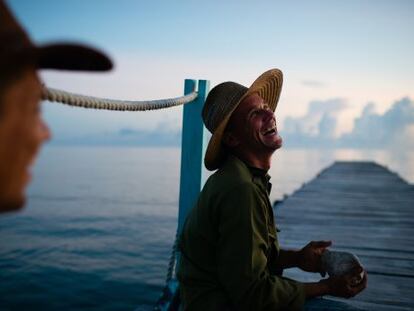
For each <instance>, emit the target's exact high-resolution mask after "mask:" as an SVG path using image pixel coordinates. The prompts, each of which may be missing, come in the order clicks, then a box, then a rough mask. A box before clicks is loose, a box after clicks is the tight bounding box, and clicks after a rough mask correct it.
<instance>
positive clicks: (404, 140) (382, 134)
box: [341, 97, 414, 148]
mask: <svg viewBox="0 0 414 311" xmlns="http://www.w3.org/2000/svg"><path fill="white" fill-rule="evenodd" d="M413 126H414V102H413V100H411V99H410V98H408V97H405V98H402V99H401V100H399V101H396V102H395V103H394V104H393V105H392V107H391V108H390V109H389V110H387V111H386V112H385V113H384V114H383V115H380V114H378V113H376V112H375V105H374V104H372V103H370V104H367V105H366V106H365V108H364V110H363V111H362V114H361V116H360V117H359V118H356V119H355V121H354V128H353V130H352V132H351V133H348V134H344V135H343V136H342V137H341V143H342V144H344V145H347V146H351V147H358V148H359V147H366V148H370V147H372V148H381V147H413V146H414V135H413V131H412V127H413Z"/></svg>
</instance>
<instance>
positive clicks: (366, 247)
mask: <svg viewBox="0 0 414 311" xmlns="http://www.w3.org/2000/svg"><path fill="white" fill-rule="evenodd" d="M274 184H275V186H276V187H277V181H276V182H274ZM275 215H276V224H277V226H278V228H279V229H280V230H281V232H280V233H279V241H280V244H281V246H282V247H285V248H299V247H302V246H304V245H305V244H306V243H307V242H308V241H310V240H332V241H333V246H332V247H331V248H332V249H335V250H342V251H349V252H352V253H354V254H356V255H357V256H358V257H359V259H360V260H361V262H362V264H363V265H364V267H365V269H366V270H367V272H368V287H367V289H366V290H365V291H364V292H362V293H361V294H359V295H358V296H357V297H354V298H352V299H349V300H345V299H344V300H341V299H336V298H332V299H335V300H339V301H343V302H346V303H347V304H350V305H352V306H354V307H358V308H361V309H364V310H414V217H413V216H414V185H411V184H408V183H407V182H406V181H405V180H403V179H402V178H400V177H399V176H398V175H397V174H395V173H392V172H390V171H389V170H388V169H387V168H385V167H383V166H380V165H378V164H376V163H373V162H336V163H334V164H333V165H332V166H330V167H328V168H327V169H325V170H323V171H322V172H321V173H320V174H319V175H318V176H317V177H316V178H315V179H313V180H312V181H311V182H309V183H307V184H304V185H303V187H301V188H300V189H299V190H297V191H296V192H295V193H293V194H292V195H291V196H289V197H288V198H287V199H285V200H284V201H283V202H279V203H277V204H276V205H275ZM284 275H285V276H288V277H292V278H294V279H297V280H301V281H315V280H319V279H320V276H318V275H317V274H312V273H305V272H302V271H300V270H297V269H289V270H285V273H284ZM328 298H329V299H331V297H328ZM312 310H316V309H314V308H313V309H312ZM320 310H325V309H324V308H323V307H322V305H321V309H320ZM335 310H336V309H335ZM338 310H339V309H338Z"/></svg>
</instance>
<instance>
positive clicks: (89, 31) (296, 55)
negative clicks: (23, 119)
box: [8, 0, 414, 147]
mask: <svg viewBox="0 0 414 311" xmlns="http://www.w3.org/2000/svg"><path fill="white" fill-rule="evenodd" d="M8 3H9V5H10V6H11V8H12V10H13V11H14V13H15V14H16V16H17V17H18V19H19V20H20V21H21V23H22V24H23V25H24V27H25V28H26V29H27V30H28V32H29V33H30V35H31V37H32V38H33V40H34V41H35V42H36V43H46V42H48V41H56V40H59V41H62V40H69V41H80V42H83V43H88V44H92V45H94V46H96V47H99V48H101V49H103V50H105V51H106V52H107V53H108V54H109V55H110V56H111V57H112V59H113V60H114V63H115V69H114V70H113V71H112V72H110V73H104V74H102V73H100V74H90V73H89V74H86V73H67V72H57V71H43V72H42V73H41V76H42V78H43V80H44V81H45V83H46V85H48V86H50V87H54V88H60V89H64V90H68V91H73V92H76V93H80V94H85V95H92V96H102V97H107V98H114V99H128V100H145V99H161V98H169V97H177V96H180V95H182V94H183V88H184V79H186V78H191V79H206V80H210V85H211V87H214V86H215V85H217V84H218V83H220V82H223V81H236V82H239V83H241V84H244V85H246V86H249V85H250V84H251V83H252V82H253V81H254V79H255V78H256V77H257V76H258V75H260V74H261V73H262V72H264V71H266V70H268V69H270V68H280V69H281V70H282V71H283V72H284V86H283V91H282V95H281V98H280V102H279V105H278V108H277V111H276V116H277V119H278V125H279V128H280V129H281V132H282V134H283V135H284V136H285V137H286V138H289V139H285V142H287V143H288V145H289V144H290V145H292V146H295V145H298V146H299V145H305V146H308V145H314V144H317V145H324V146H351V145H352V146H354V147H358V146H367V144H366V142H367V141H370V139H371V137H372V135H376V134H378V137H375V139H374V141H375V144H371V145H369V147H378V146H384V145H385V144H390V143H391V142H392V144H391V145H395V144H403V145H406V144H407V139H408V142H409V146H410V147H413V143H412V141H414V139H412V138H414V102H413V100H414V61H413V59H412V56H413V55H414V40H413V38H414V19H413V18H412V16H413V13H414V1H410V0H406V1H400V0H395V1H382V0H376V1H369V0H366V1H364V0H358V1H289V2H288V1H283V2H282V1H254V2H253V1H241V0H239V1H232V0H230V1H215V0H214V1H204V2H202V1H156V0H154V1H132V0H130V1H128V0H118V1H109V0H99V1H98V0H88V1H83V0H71V1H47V0H37V1H28V0H8ZM181 113H182V108H181V107H178V108H172V109H166V110H161V111H154V112H108V111H96V110H85V109H80V108H71V107H66V106H63V105H61V104H56V103H46V104H45V105H44V114H45V118H46V119H47V121H48V123H49V124H50V127H51V129H52V131H53V133H54V141H58V142H59V141H61V142H65V141H66V142H76V141H78V142H81V141H83V142H85V143H87V142H92V141H93V140H94V139H95V140H96V139H97V140H98V141H99V139H102V137H105V136H106V137H111V139H113V140H116V139H117V137H121V136H122V137H125V133H127V134H128V135H130V136H131V138H132V139H133V137H134V135H133V134H134V133H140V134H142V132H145V133H147V134H148V135H149V137H155V136H154V135H158V136H159V135H161V136H162V135H163V133H164V134H165V133H173V136H174V137H177V135H176V134H177V133H178V132H179V131H180V129H181V122H182V119H181ZM373 120H374V121H373ZM395 122H396V123H395ZM375 129H381V131H382V132H381V133H380V132H378V131H376V130H375ZM367 133H371V134H370V135H368V136H367ZM151 135H153V136H151ZM141 136H142V135H141ZM158 136H157V137H158ZM164 136H165V135H164ZM178 136H179V135H178ZM98 137H99V139H98ZM397 138H398V139H397ZM172 139H173V138H172ZM173 140H174V139H173ZM167 141H168V139H167Z"/></svg>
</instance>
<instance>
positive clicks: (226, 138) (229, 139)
mask: <svg viewBox="0 0 414 311" xmlns="http://www.w3.org/2000/svg"><path fill="white" fill-rule="evenodd" d="M223 142H224V144H225V145H226V146H228V147H230V148H234V147H237V146H238V145H239V144H240V141H239V140H238V139H237V137H236V136H234V135H233V133H231V132H225V133H224V134H223Z"/></svg>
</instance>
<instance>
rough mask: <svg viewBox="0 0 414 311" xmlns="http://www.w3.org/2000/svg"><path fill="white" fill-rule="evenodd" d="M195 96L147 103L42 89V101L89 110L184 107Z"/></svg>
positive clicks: (142, 109)
mask: <svg viewBox="0 0 414 311" xmlns="http://www.w3.org/2000/svg"><path fill="white" fill-rule="evenodd" d="M197 95H198V93H197V92H196V91H193V92H192V93H190V94H188V95H185V96H181V97H176V98H167V99H159V100H147V101H127V100H115V99H105V98H98V97H93V96H85V95H79V94H74V93H69V92H66V91H62V90H57V89H52V88H48V87H44V88H43V94H42V99H43V100H48V101H52V102H59V103H63V104H66V105H69V106H76V107H84V108H91V109H105V110H122V111H146V110H156V109H163V108H169V107H174V106H179V105H184V104H187V103H189V102H192V101H193V100H194V99H196V98H197Z"/></svg>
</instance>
